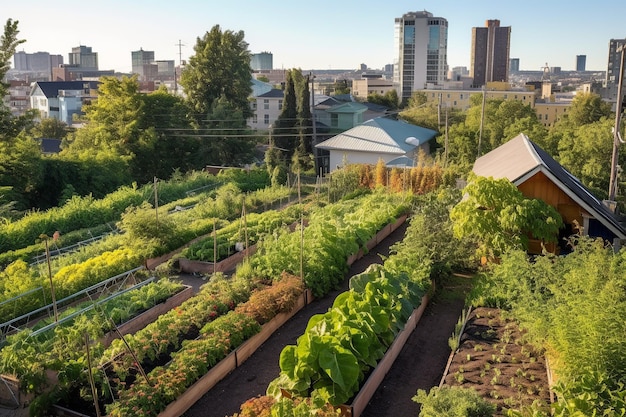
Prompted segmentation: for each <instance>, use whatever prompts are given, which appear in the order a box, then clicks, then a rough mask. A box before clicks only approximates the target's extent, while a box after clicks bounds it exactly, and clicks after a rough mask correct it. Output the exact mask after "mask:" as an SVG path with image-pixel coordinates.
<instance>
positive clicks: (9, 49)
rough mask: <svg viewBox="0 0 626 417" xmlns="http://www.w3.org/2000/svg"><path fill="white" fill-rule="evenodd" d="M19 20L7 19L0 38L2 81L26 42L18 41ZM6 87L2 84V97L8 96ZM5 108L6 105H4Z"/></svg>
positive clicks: (0, 88) (0, 91)
mask: <svg viewBox="0 0 626 417" xmlns="http://www.w3.org/2000/svg"><path fill="white" fill-rule="evenodd" d="M18 23H19V20H16V21H13V20H12V19H7V22H6V23H5V25H4V32H3V34H2V36H1V37H0V81H1V80H4V77H5V76H6V74H7V72H8V71H9V69H11V58H12V57H13V55H15V50H16V49H17V47H18V46H19V45H21V44H22V43H24V42H26V40H24V39H18V38H17V35H18V34H19V33H20V31H19V29H18V28H17V25H18ZM6 92H7V91H6V85H5V84H3V83H2V84H0V94H2V96H1V97H4V96H5V95H6ZM2 106H4V103H2Z"/></svg>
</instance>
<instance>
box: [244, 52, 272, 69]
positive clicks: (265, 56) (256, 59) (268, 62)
mask: <svg viewBox="0 0 626 417" xmlns="http://www.w3.org/2000/svg"><path fill="white" fill-rule="evenodd" d="M250 67H251V68H252V70H253V71H261V70H272V69H274V55H272V53H271V52H260V53H258V54H252V55H251V56H250Z"/></svg>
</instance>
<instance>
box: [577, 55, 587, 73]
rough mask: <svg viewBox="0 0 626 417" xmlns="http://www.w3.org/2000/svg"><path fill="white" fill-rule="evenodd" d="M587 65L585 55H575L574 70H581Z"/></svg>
mask: <svg viewBox="0 0 626 417" xmlns="http://www.w3.org/2000/svg"><path fill="white" fill-rule="evenodd" d="M586 66H587V55H576V71H579V72H583V71H585V67H586Z"/></svg>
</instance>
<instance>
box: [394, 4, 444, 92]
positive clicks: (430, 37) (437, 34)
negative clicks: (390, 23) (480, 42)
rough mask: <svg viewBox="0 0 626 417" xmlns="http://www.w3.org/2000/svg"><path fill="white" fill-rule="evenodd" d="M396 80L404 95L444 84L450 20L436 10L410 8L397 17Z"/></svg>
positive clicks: (395, 40)
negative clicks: (435, 12) (419, 10)
mask: <svg viewBox="0 0 626 417" xmlns="http://www.w3.org/2000/svg"><path fill="white" fill-rule="evenodd" d="M394 36H395V39H394V42H395V54H396V57H395V58H394V63H393V82H394V84H395V85H396V86H397V87H398V89H399V91H398V95H399V96H400V99H409V98H410V97H411V94H412V93H413V91H416V90H423V89H425V88H427V86H429V85H440V84H442V83H443V82H444V81H445V79H446V73H447V72H448V62H447V59H448V21H447V20H446V19H444V18H442V17H434V16H433V14H432V13H429V12H427V11H423V12H409V13H406V14H405V15H403V16H402V17H398V18H396V20H395V35H394Z"/></svg>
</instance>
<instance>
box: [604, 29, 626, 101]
mask: <svg viewBox="0 0 626 417" xmlns="http://www.w3.org/2000/svg"><path fill="white" fill-rule="evenodd" d="M622 48H626V39H611V40H610V42H609V61H608V64H607V67H606V80H605V85H606V97H604V98H606V99H608V100H609V101H611V102H614V101H615V100H616V99H617V87H618V84H619V73H620V66H621V63H622V51H621V49H622ZM624 53H626V52H624ZM624 73H626V70H625V71H624ZM622 91H624V87H623V85H622Z"/></svg>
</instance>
